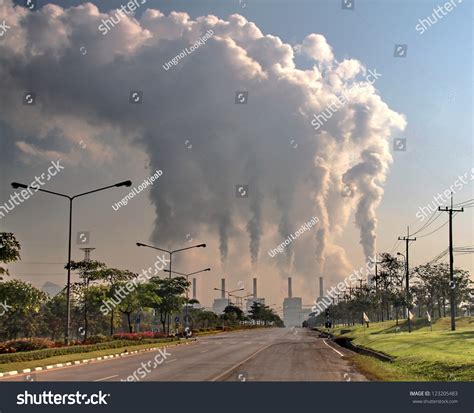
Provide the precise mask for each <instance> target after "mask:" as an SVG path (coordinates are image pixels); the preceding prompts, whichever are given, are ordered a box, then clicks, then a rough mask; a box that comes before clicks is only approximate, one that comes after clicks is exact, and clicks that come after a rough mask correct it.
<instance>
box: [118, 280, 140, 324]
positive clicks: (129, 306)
mask: <svg viewBox="0 0 474 413" xmlns="http://www.w3.org/2000/svg"><path fill="white" fill-rule="evenodd" d="M145 293H146V287H145V286H144V285H141V284H139V285H137V287H136V288H135V289H134V290H133V291H132V292H131V293H130V294H128V295H127V296H126V297H125V298H124V299H123V300H122V301H121V302H120V304H119V305H118V307H117V308H118V310H119V311H120V312H121V313H122V314H123V315H125V316H126V317H127V325H128V332H129V333H133V326H132V314H133V313H136V312H138V311H139V310H140V309H141V308H142V299H143V296H144V294H145Z"/></svg>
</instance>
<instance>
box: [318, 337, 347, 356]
mask: <svg viewBox="0 0 474 413" xmlns="http://www.w3.org/2000/svg"><path fill="white" fill-rule="evenodd" d="M323 343H324V344H326V346H328V347H329V348H330V349H331V350H334V351H335V352H336V353H337V354H339V355H340V356H341V357H344V354H342V353H341V352H340V351H339V350H336V349H335V348H334V347H332V346H330V345H329V344H328V343H326V340H324V339H323Z"/></svg>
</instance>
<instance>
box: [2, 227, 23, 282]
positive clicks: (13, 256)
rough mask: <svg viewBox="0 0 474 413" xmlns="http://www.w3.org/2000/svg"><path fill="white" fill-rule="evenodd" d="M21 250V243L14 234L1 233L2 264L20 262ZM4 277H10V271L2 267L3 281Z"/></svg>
mask: <svg viewBox="0 0 474 413" xmlns="http://www.w3.org/2000/svg"><path fill="white" fill-rule="evenodd" d="M20 250H21V246H20V243H19V242H18V241H17V240H16V238H15V235H13V233H12V232H1V233H0V262H3V263H5V264H7V263H9V262H15V261H18V260H20V259H21V257H20ZM2 275H10V273H9V272H8V269H6V268H3V267H0V280H3V277H2Z"/></svg>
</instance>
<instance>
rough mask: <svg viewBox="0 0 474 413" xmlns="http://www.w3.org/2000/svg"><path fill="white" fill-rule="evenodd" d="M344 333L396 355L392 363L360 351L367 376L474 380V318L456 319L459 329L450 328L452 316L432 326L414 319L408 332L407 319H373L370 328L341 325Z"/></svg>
mask: <svg viewBox="0 0 474 413" xmlns="http://www.w3.org/2000/svg"><path fill="white" fill-rule="evenodd" d="M341 330H350V332H345V333H344V334H342V335H343V336H345V337H349V338H352V339H353V341H352V342H353V343H354V344H356V345H358V346H362V347H366V348H370V349H373V350H376V351H379V352H382V353H385V354H388V355H390V356H393V357H395V360H394V361H393V362H391V363H389V362H382V361H379V360H375V359H373V358H371V357H365V356H361V355H357V356H354V357H352V358H351V359H352V361H353V362H354V364H355V365H356V366H357V367H358V368H359V369H360V370H361V371H362V372H364V373H365V374H366V375H367V377H368V378H371V379H373V380H383V381H425V380H428V381H474V318H472V317H464V318H458V319H457V320H456V331H451V330H450V320H449V319H448V318H441V319H439V320H437V321H436V322H434V323H433V331H431V330H430V327H429V324H428V322H427V321H426V320H422V319H416V320H413V329H412V332H411V333H408V325H407V323H406V322H405V321H403V322H400V323H399V325H398V326H396V325H395V322H394V321H387V322H383V323H371V324H370V327H369V328H366V327H362V326H356V327H341V328H337V329H335V331H334V333H335V335H341Z"/></svg>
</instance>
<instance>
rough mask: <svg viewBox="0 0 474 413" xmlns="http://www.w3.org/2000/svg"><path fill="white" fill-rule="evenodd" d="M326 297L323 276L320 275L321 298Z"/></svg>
mask: <svg viewBox="0 0 474 413" xmlns="http://www.w3.org/2000/svg"><path fill="white" fill-rule="evenodd" d="M323 297H324V285H323V277H319V298H323Z"/></svg>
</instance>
